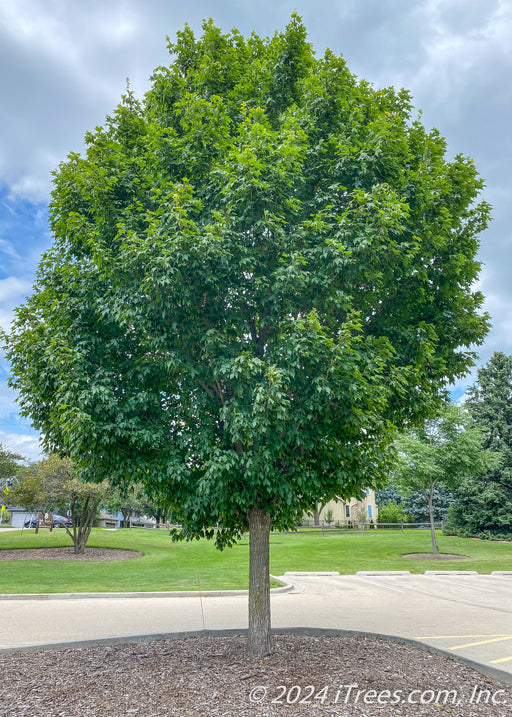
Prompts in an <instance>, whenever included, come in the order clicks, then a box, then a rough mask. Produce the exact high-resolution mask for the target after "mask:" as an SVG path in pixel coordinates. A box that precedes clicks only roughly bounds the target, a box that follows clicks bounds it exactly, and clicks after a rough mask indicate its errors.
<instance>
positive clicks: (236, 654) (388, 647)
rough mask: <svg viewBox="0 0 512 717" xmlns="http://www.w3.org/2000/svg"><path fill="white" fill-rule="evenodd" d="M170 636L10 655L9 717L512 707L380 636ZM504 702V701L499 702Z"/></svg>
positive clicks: (469, 679) (496, 713) (446, 663)
mask: <svg viewBox="0 0 512 717" xmlns="http://www.w3.org/2000/svg"><path fill="white" fill-rule="evenodd" d="M273 646H274V649H273V653H272V654H271V655H270V656H269V657H265V658H264V659H262V660H256V659H253V658H250V657H248V656H247V655H246V652H245V637H243V636H231V637H203V638H188V639H180V640H158V641H154V642H147V643H128V644H126V643H125V644H118V645H109V646H102V647H87V648H81V649H68V650H63V651H58V652H37V653H18V654H13V655H5V656H3V657H0V675H1V676H2V679H1V680H0V715H1V716H2V717H15V716H16V717H25V716H27V717H28V716H29V715H30V717H32V716H33V715H44V717H125V716H126V715H138V716H139V717H173V716H174V715H180V716H183V717H196V716H197V717H205V716H206V717H210V716H214V717H266V716H268V715H280V716H282V717H301V716H303V715H304V716H306V715H307V717H320V716H325V715H337V717H416V716H418V715H420V716H422V717H423V716H425V717H428V716H430V715H436V716H439V715H443V717H463V716H464V717H476V716H477V715H478V716H481V715H485V716H487V717H510V714H511V713H512V687H510V686H507V685H505V684H502V683H500V682H497V681H494V680H491V679H489V678H487V677H483V676H482V675H480V674H479V673H478V672H475V671H474V670H472V669H471V668H469V667H466V666H465V665H462V664H460V663H457V662H455V661H452V660H450V659H448V658H445V657H441V656H439V655H433V654H431V653H428V652H425V651H423V650H420V649H418V648H414V647H411V646H407V645H401V644H397V643H393V642H388V641H385V640H380V639H377V638H373V637H352V636H348V637H341V636H340V637H338V636H335V637H334V636H325V637H310V636H297V635H276V636H274V643H273ZM493 700H494V704H493Z"/></svg>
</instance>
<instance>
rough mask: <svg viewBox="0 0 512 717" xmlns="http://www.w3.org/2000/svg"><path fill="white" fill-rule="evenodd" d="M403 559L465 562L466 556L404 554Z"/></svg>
mask: <svg viewBox="0 0 512 717" xmlns="http://www.w3.org/2000/svg"><path fill="white" fill-rule="evenodd" d="M402 557H403V558H413V559H415V560H466V558H467V557H468V556H467V555H456V554H455V553H437V555H434V553H406V555H402Z"/></svg>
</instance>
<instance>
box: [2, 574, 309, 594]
mask: <svg viewBox="0 0 512 717" xmlns="http://www.w3.org/2000/svg"><path fill="white" fill-rule="evenodd" d="M270 577H271V578H272V580H277V581H278V582H280V583H283V584H282V586H281V587H278V588H271V590H270V594H271V595H281V594H283V593H289V592H291V591H292V590H294V589H295V585H293V584H292V583H290V582H288V581H287V580H283V578H282V577H276V576H275V575H271V576H270ZM248 594H249V591H248V590H201V591H200V590H169V591H161V592H144V593H137V592H129V593H5V594H0V600H88V599H95V598H101V599H111V600H113V599H116V598H117V599H129V598H180V597H233V596H235V597H236V596H237V595H240V596H244V597H247V595H248Z"/></svg>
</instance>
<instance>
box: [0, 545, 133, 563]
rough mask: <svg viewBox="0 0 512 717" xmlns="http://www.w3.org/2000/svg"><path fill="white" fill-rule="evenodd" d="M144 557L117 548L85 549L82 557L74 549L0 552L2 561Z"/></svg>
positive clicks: (21, 549) (28, 549) (20, 549)
mask: <svg viewBox="0 0 512 717" xmlns="http://www.w3.org/2000/svg"><path fill="white" fill-rule="evenodd" d="M143 555H144V553H139V552H137V551H135V550H119V549H117V548H85V552H84V553H83V554H82V555H75V549H74V548H73V547H69V548H68V547H65V548H19V549H14V550H0V560H127V559H128V558H141V557H142V556H143Z"/></svg>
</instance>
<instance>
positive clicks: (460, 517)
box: [447, 351, 512, 537]
mask: <svg viewBox="0 0 512 717" xmlns="http://www.w3.org/2000/svg"><path fill="white" fill-rule="evenodd" d="M465 405H466V407H467V409H468V411H469V412H470V413H471V415H472V416H473V418H474V419H475V421H476V422H477V424H478V425H479V427H480V429H481V431H482V436H483V439H482V445H483V447H484V448H485V449H486V450H488V451H491V452H492V453H493V454H496V455H498V456H500V457H501V458H500V460H499V462H498V463H497V465H495V466H494V467H493V468H492V469H490V470H488V471H483V472H481V473H480V474H476V475H474V476H472V477H471V478H468V479H467V480H466V481H465V482H464V484H463V486H461V489H460V490H459V491H458V493H457V499H456V502H455V504H454V505H453V506H452V507H451V508H450V511H449V513H448V526H447V530H449V531H450V532H456V533H460V534H465V535H471V536H478V535H489V536H495V537H510V535H512V356H507V355H505V354H504V353H502V352H500V351H497V352H495V353H494V354H493V355H492V356H491V358H490V360H489V362H488V363H487V364H486V365H485V366H484V367H483V368H481V369H479V371H478V379H477V382H476V383H475V385H474V386H473V387H472V388H471V389H470V390H469V391H468V399H467V401H466V404H465Z"/></svg>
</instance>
